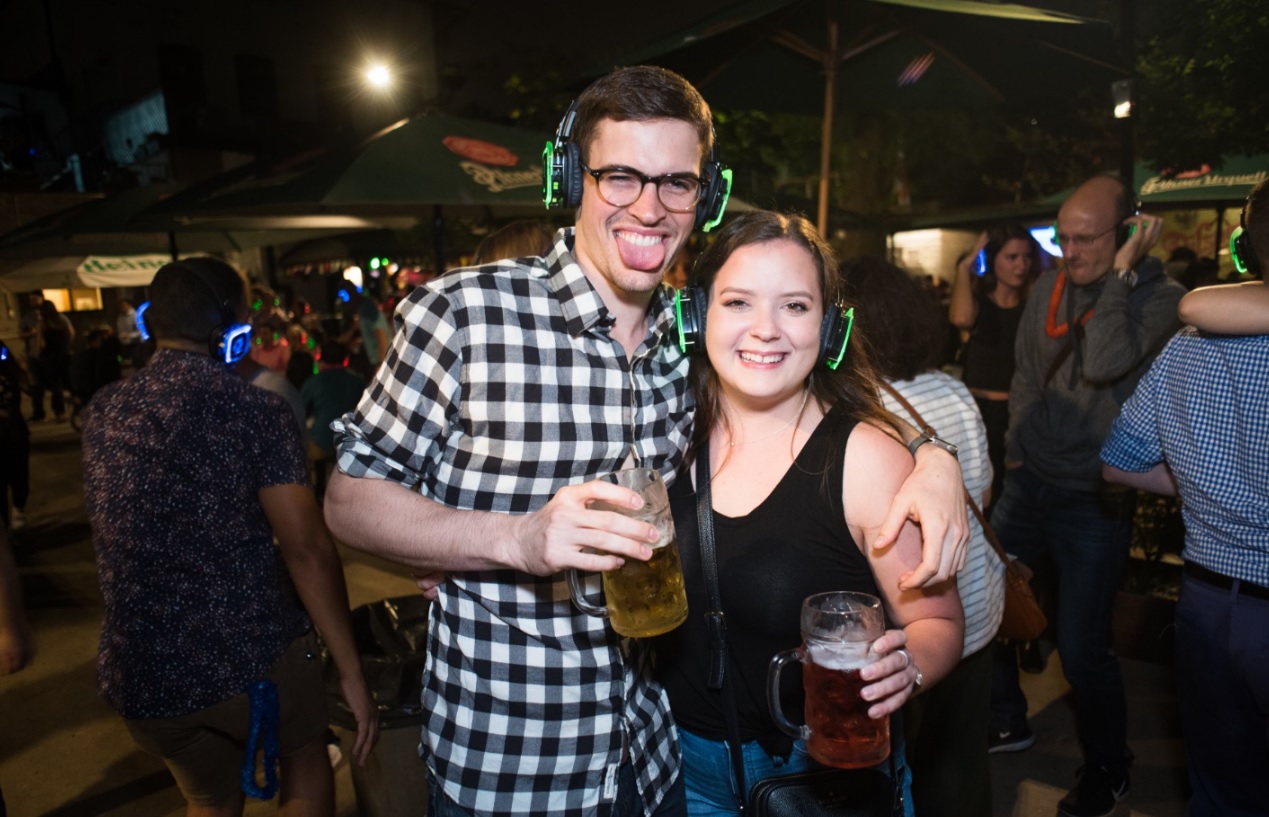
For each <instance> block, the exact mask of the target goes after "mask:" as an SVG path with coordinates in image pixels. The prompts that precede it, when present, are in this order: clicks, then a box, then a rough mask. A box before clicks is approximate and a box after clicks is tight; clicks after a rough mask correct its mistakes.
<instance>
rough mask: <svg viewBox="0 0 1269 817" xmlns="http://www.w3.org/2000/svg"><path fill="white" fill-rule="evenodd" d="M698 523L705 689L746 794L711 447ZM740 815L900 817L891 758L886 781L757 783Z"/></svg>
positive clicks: (784, 779) (861, 776)
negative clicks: (705, 606)
mask: <svg viewBox="0 0 1269 817" xmlns="http://www.w3.org/2000/svg"><path fill="white" fill-rule="evenodd" d="M696 520H697V527H698V528H699V529H700V535H699V536H698V539H699V543H700V549H701V568H702V570H703V572H704V574H705V590H706V593H707V595H708V597H709V606H710V610H709V612H707V613H706V614H705V617H706V620H707V622H708V625H709V632H710V673H709V681H708V685H709V688H710V689H713V690H718V691H720V692H721V693H722V695H723V713H724V715H725V716H726V718H727V738H728V740H727V742H728V745H729V746H730V748H731V760H732V767H733V769H734V773H735V775H736V785H737V787H738V788H739V790H740V791H741V792H744V791H745V764H744V759H743V756H742V754H741V748H740V747H741V740H740V719H739V717H738V716H737V714H736V698H735V691H734V690H733V689H732V685H731V684H729V683H728V682H727V676H728V673H727V621H726V617H725V616H724V615H723V607H722V599H721V595H720V594H719V592H718V556H717V553H716V551H715V548H714V509H713V502H712V501H711V499H710V490H709V444H708V443H706V444H705V445H704V446H702V447H701V451H700V452H699V453H698V454H697V461H696ZM739 805H740V811H741V813H742V814H745V815H753V817H903V785H902V781H901V780H900V778H899V769H897V768H896V765H895V761H894V753H893V752H891V753H890V775H889V776H887V775H886V774H885V773H884V772H881V771H878V770H877V769H815V770H813V771H809V772H801V773H798V774H789V775H782V776H779V777H770V778H767V779H765V780H760V781H758V783H757V784H756V785H755V786H754V787H753V790H752V791H750V792H749V797H748V799H747V801H746V800H745V798H744V796H743V794H742V796H741V802H740V804H739Z"/></svg>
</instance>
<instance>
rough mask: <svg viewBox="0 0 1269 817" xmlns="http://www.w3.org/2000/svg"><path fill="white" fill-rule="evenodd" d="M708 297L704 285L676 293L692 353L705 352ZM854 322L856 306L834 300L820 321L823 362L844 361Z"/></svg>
mask: <svg viewBox="0 0 1269 817" xmlns="http://www.w3.org/2000/svg"><path fill="white" fill-rule="evenodd" d="M707 302H708V297H707V296H706V294H705V289H704V288H703V287H684V288H683V289H680V290H679V291H678V292H676V293H675V294H674V323H675V325H676V326H677V327H678V333H679V349H681V350H683V351H684V352H686V353H687V354H689V355H704V354H705V312H706V310H707V308H708V306H709V305H708V303H707ZM854 326H855V308H854V307H850V308H847V307H846V306H845V305H844V304H835V305H834V306H833V307H832V308H830V309H829V310H828V311H826V312H825V313H824V320H823V321H822V322H821V323H820V362H821V363H823V364H824V365H825V366H827V367H828V368H830V369H836V368H837V367H838V366H840V365H842V360H843V359H845V357H846V346H847V344H849V343H850V330H851V329H852V328H853V327H854Z"/></svg>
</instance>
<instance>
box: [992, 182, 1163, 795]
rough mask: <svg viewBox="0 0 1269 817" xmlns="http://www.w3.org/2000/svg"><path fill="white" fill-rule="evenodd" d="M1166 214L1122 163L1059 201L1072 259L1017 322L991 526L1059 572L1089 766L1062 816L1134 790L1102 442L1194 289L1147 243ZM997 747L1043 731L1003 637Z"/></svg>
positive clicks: (1119, 515) (1124, 530)
mask: <svg viewBox="0 0 1269 817" xmlns="http://www.w3.org/2000/svg"><path fill="white" fill-rule="evenodd" d="M1162 226H1163V225H1162V220H1161V219H1159V218H1158V217H1156V216H1150V215H1145V214H1139V213H1136V212H1135V211H1134V208H1133V191H1132V190H1131V189H1129V188H1128V187H1127V185H1125V184H1124V183H1123V182H1122V181H1121V180H1120V179H1118V178H1117V177H1114V176H1104V175H1103V176H1095V177H1093V178H1091V179H1089V180H1087V181H1085V182H1084V183H1083V184H1081V185H1080V186H1079V187H1077V188H1076V189H1075V192H1073V193H1072V194H1071V196H1070V197H1069V198H1068V199H1067V200H1066V202H1065V203H1064V204H1063V205H1062V208H1061V210H1060V211H1059V213H1058V221H1057V237H1058V244H1059V246H1060V247H1061V250H1062V263H1061V264H1060V265H1059V266H1058V268H1057V269H1055V270H1050V271H1049V272H1046V273H1045V274H1044V275H1043V276H1041V278H1040V280H1039V281H1038V282H1037V283H1036V285H1035V287H1034V288H1033V289H1032V291H1031V295H1030V298H1029V299H1028V301H1027V305H1026V308H1025V310H1024V311H1023V315H1022V320H1021V323H1020V325H1019V327H1018V339H1017V346H1016V355H1017V367H1016V369H1015V372H1014V377H1013V383H1012V385H1011V388H1010V390H1009V431H1008V433H1007V434H1006V438H1005V439H1006V447H1007V453H1006V467H1007V468H1008V471H1007V473H1006V475H1005V483H1004V489H1003V491H1002V493H1001V496H1000V498H999V500H998V501H997V503H996V506H995V509H994V511H993V514H992V520H991V521H992V525H993V527H994V528H995V529H996V532H997V534H998V535H999V536H1000V540H1001V542H1002V543H1003V544H1004V546H1005V548H1006V550H1008V551H1009V552H1010V553H1011V554H1013V555H1016V556H1018V557H1019V558H1021V559H1022V560H1023V562H1025V563H1027V564H1029V565H1032V566H1034V565H1036V564H1038V563H1040V562H1041V561H1042V560H1043V559H1044V558H1045V557H1046V556H1047V557H1048V559H1049V560H1050V561H1051V563H1052V564H1053V566H1054V568H1055V572H1056V579H1057V610H1056V616H1055V618H1054V624H1055V626H1056V630H1057V642H1058V652H1059V653H1060V655H1061V657H1062V669H1063V672H1064V673H1065V674H1066V679H1067V681H1068V682H1069V683H1070V684H1071V688H1072V690H1073V692H1074V694H1075V708H1076V722H1077V725H1078V727H1079V738H1080V744H1081V748H1082V749H1083V753H1084V765H1083V766H1082V767H1081V770H1080V772H1079V778H1078V781H1077V783H1076V785H1075V787H1074V788H1073V789H1072V790H1071V792H1070V793H1069V794H1068V795H1067V796H1066V797H1065V798H1064V799H1063V800H1062V801H1061V803H1060V804H1059V806H1058V813H1059V814H1060V815H1065V817H1100V815H1108V814H1110V813H1111V812H1112V811H1114V808H1115V803H1116V802H1118V800H1120V799H1121V798H1122V797H1123V796H1124V795H1125V794H1127V792H1128V766H1129V764H1130V762H1131V759H1132V754H1131V752H1130V751H1129V749H1128V746H1127V742H1126V733H1127V726H1126V719H1127V713H1126V709H1127V707H1126V703H1125V699H1124V687H1123V677H1122V675H1121V673H1120V669H1119V661H1118V659H1117V658H1116V657H1115V653H1114V647H1113V643H1112V641H1113V639H1112V633H1111V610H1112V606H1113V604H1114V599H1115V594H1116V592H1117V591H1118V588H1119V580H1120V576H1121V575H1122V571H1123V566H1124V560H1125V558H1126V557H1127V555H1128V546H1129V543H1130V539H1131V533H1132V508H1131V504H1130V502H1129V495H1128V494H1127V493H1126V492H1122V491H1121V492H1112V491H1107V490H1106V489H1105V483H1104V482H1103V481H1102V478H1101V462H1100V459H1099V452H1100V449H1101V445H1102V441H1103V440H1104V439H1105V438H1106V436H1107V434H1108V433H1109V432H1110V426H1111V423H1112V422H1113V421H1114V419H1115V417H1116V416H1118V414H1119V409H1120V406H1122V405H1123V403H1124V401H1125V400H1127V399H1128V396H1129V395H1131V394H1132V391H1133V389H1134V388H1135V386H1136V384H1137V381H1138V380H1140V379H1141V377H1142V376H1143V375H1144V374H1145V373H1146V371H1147V370H1148V369H1149V368H1150V363H1151V361H1153V360H1154V357H1155V355H1157V354H1158V352H1159V350H1160V349H1162V347H1163V345H1164V344H1165V343H1166V342H1167V340H1168V338H1170V337H1171V336H1172V334H1173V333H1174V332H1175V331H1176V329H1177V328H1178V326H1179V323H1178V321H1177V303H1178V302H1179V301H1180V299H1181V296H1182V295H1184V294H1185V290H1184V289H1183V288H1182V287H1181V286H1180V285H1179V284H1177V283H1175V282H1173V281H1171V280H1169V279H1168V277H1167V275H1166V274H1165V273H1164V270H1163V264H1162V263H1161V262H1160V261H1159V260H1158V259H1157V258H1151V257H1149V256H1148V255H1147V253H1148V252H1149V251H1150V248H1151V247H1153V246H1154V244H1155V242H1156V241H1157V240H1158V237H1159V232H1160V230H1161V229H1162ZM998 653H999V658H998V661H997V664H996V677H995V681H994V684H993V701H992V732H991V735H990V746H991V751H993V752H1007V751H1021V750H1023V749H1026V748H1029V747H1030V746H1031V745H1033V744H1034V743H1035V737H1034V736H1033V735H1032V733H1031V730H1030V727H1029V726H1028V725H1027V720H1026V713H1027V702H1026V698H1025V697H1024V696H1023V694H1022V690H1021V688H1020V687H1019V684H1018V668H1017V664H1016V662H1015V661H1014V660H1013V652H1012V651H1011V650H1003V649H1002V650H999V651H998Z"/></svg>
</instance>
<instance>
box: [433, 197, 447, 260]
mask: <svg viewBox="0 0 1269 817" xmlns="http://www.w3.org/2000/svg"><path fill="white" fill-rule="evenodd" d="M432 249H433V251H434V252H435V254H436V275H437V276H438V277H439V276H441V275H443V274H444V273H445V216H444V215H442V213H441V206H440V205H439V204H433V205H432Z"/></svg>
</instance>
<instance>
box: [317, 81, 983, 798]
mask: <svg viewBox="0 0 1269 817" xmlns="http://www.w3.org/2000/svg"><path fill="white" fill-rule="evenodd" d="M712 145H713V131H712V127H711V116H710V111H709V108H708V106H707V105H706V104H705V101H704V100H703V99H702V98H701V96H700V94H699V93H697V91H696V90H695V89H694V88H692V86H691V85H690V84H688V83H687V81H686V80H684V79H683V78H682V77H680V76H678V75H676V74H673V73H672V72H669V71H665V70H663V69H659V68H650V67H646V66H640V67H634V68H626V69H621V70H619V71H616V72H614V73H612V74H610V75H608V76H606V77H604V78H601V79H600V80H597V81H596V82H595V83H594V84H592V85H591V86H590V87H589V88H588V89H587V90H586V91H585V92H584V93H583V94H582V95H581V97H579V99H578V101H577V106H576V119H575V121H574V126H573V129H572V135H571V141H570V143H569V147H570V148H571V150H575V151H576V154H575V155H574V158H575V160H576V164H577V168H576V171H577V172H576V173H575V175H574V180H575V182H576V190H575V191H574V192H575V194H576V196H577V197H578V198H579V201H580V203H579V204H578V206H577V211H576V212H577V220H576V226H575V227H574V228H570V229H565V230H561V231H560V232H559V233H558V234H557V235H556V237H555V244H554V246H553V247H552V248H551V250H550V251H549V252H548V253H547V254H546V255H545V256H544V257H541V258H521V259H515V260H505V261H500V262H496V263H494V264H490V265H488V266H485V267H479V268H475V269H467V270H458V271H455V272H451V273H448V274H446V275H445V276H443V277H441V278H440V279H438V280H437V281H435V282H433V283H431V284H429V285H427V286H426V287H423V288H420V289H418V290H416V291H415V292H414V293H413V294H412V295H411V296H410V297H409V298H408V299H406V301H404V302H403V303H402V305H401V306H400V307H399V308H398V309H397V313H396V336H395V339H394V341H393V344H392V348H391V349H390V350H389V352H388V355H387V357H386V359H385V362H384V365H383V366H382V367H381V368H380V370H379V373H378V375H377V377H376V381H375V382H374V383H372V384H371V385H370V387H369V389H368V390H367V392H366V394H365V395H364V396H363V397H362V401H361V403H360V404H359V406H358V408H357V410H356V411H355V412H353V413H352V414H349V415H346V416H345V417H344V418H343V419H342V421H337V422H336V423H335V429H336V447H337V452H338V457H339V472H338V473H336V474H335V475H334V476H333V477H332V480H331V484H330V488H329V491H328V493H327V496H326V505H325V508H326V518H327V521H328V522H329V523H330V525H331V529H332V531H333V532H334V533H335V534H336V535H337V536H338V537H340V539H342V540H343V541H345V542H347V543H348V544H350V545H352V546H354V547H358V548H362V549H365V550H368V551H371V552H374V553H378V554H379V555H382V556H385V557H387V558H390V559H392V560H394V561H398V562H401V563H402V564H405V565H408V566H410V567H411V568H413V569H414V570H416V571H424V572H426V571H437V570H442V571H446V572H447V573H448V574H449V577H448V578H447V579H446V580H445V581H444V582H443V583H441V584H440V586H439V587H438V588H437V597H436V598H437V602H436V604H434V605H433V608H432V617H431V621H430V634H429V643H428V656H427V663H426V666H425V669H424V678H423V705H424V710H425V712H426V715H425V720H424V725H423V741H422V744H421V747H420V751H421V752H422V754H423V756H424V758H425V760H426V761H427V766H428V770H429V773H430V775H431V776H432V778H433V780H432V783H433V785H432V803H431V807H430V808H429V811H428V813H429V815H432V817H445V815H451V814H452V815H468V814H481V815H485V814H497V815H543V814H552V815H576V817H590V815H600V816H601V817H606V815H610V814H612V815H629V816H630V817H634V815H651V814H653V813H657V814H680V813H683V811H684V809H685V803H684V796H683V787H682V781H681V776H680V775H679V774H678V770H679V750H678V744H677V740H676V734H675V730H674V725H673V723H672V721H671V718H670V714H669V707H668V704H667V702H666V700H665V693H664V691H663V690H662V689H661V687H660V686H659V685H657V684H655V683H654V682H653V681H652V680H651V678H650V675H649V673H648V672H647V656H646V654H645V651H644V649H643V646H642V644H641V643H640V642H638V641H635V640H630V639H622V638H621V637H620V636H618V635H616V634H615V633H614V632H613V631H612V629H611V628H609V627H608V626H607V624H606V622H604V621H603V620H602V619H597V618H592V617H589V616H587V615H585V614H583V613H581V612H580V611H578V610H577V609H575V608H574V607H573V606H572V605H571V603H570V600H569V591H568V584H567V582H566V580H565V576H566V571H567V570H568V569H570V568H576V569H578V570H581V571H587V572H589V573H592V574H593V573H597V572H600V571H605V570H613V569H615V568H617V567H619V566H620V565H621V564H622V561H623V559H632V558H633V559H643V560H646V559H647V558H649V556H650V555H651V553H652V551H651V549H650V548H649V546H650V545H652V544H654V543H655V541H656V539H657V535H656V529H655V528H653V527H651V526H649V525H647V524H646V523H642V522H639V521H636V520H633V519H631V518H628V517H625V516H622V515H620V514H616V513H611V512H606V511H600V510H591V509H589V508H588V505H589V504H590V503H591V502H594V501H600V500H602V501H606V502H611V503H614V504H620V505H627V506H630V507H634V506H635V504H636V503H637V502H638V501H639V500H638V498H637V496H636V495H635V494H634V493H633V492H630V491H627V490H626V489H623V488H620V487H618V486H615V485H611V484H609V483H607V482H604V481H602V480H596V479H595V477H597V476H599V475H601V474H603V473H605V472H608V471H613V470H616V469H618V468H621V467H623V466H624V465H627V464H630V463H631V462H632V461H636V460H637V461H638V462H640V463H642V464H644V465H647V466H651V467H654V468H657V469H658V470H660V471H661V473H662V474H664V475H665V477H666V479H667V480H671V479H673V476H674V472H675V470H676V469H677V467H678V466H679V464H680V463H681V461H682V456H683V449H684V447H685V446H686V444H687V440H688V437H689V427H690V423H691V410H692V405H691V402H690V397H689V392H688V388H687V377H686V375H687V367H688V362H687V357H686V355H685V354H684V353H683V352H682V351H681V350H680V349H679V348H678V347H677V345H676V344H675V342H674V340H673V331H672V330H673V328H674V314H673V303H672V292H671V290H669V288H668V287H665V286H664V285H662V277H663V275H664V273H665V270H666V269H668V268H669V267H670V266H671V265H672V264H673V261H674V258H675V256H676V255H677V254H678V252H679V250H680V249H681V248H682V246H683V244H684V243H685V242H686V240H687V238H688V236H689V235H690V233H691V231H692V229H693V225H694V223H695V222H696V216H697V213H696V211H697V205H696V201H698V200H699V194H700V192H701V190H702V189H703V188H704V187H705V186H706V184H705V182H706V181H707V180H705V179H703V178H702V172H703V171H704V172H709V171H707V170H705V167H706V157H708V156H709V155H710V152H711V149H712ZM601 179H605V180H606V182H605V183H604V184H601ZM614 185H615V186H614ZM623 185H624V187H623ZM626 194H630V195H626ZM694 196H695V197H696V198H695V199H694V198H693V197H694ZM667 200H668V201H670V202H671V204H673V205H674V206H667V205H666V201H667ZM689 200H690V201H689ZM614 202H615V203H614ZM932 449H933V446H925V447H924V448H923V450H925V451H931V453H928V454H923V455H922V459H921V460H920V463H919V465H918V469H917V472H918V474H924V477H916V479H915V481H912V480H910V482H912V484H913V485H914V486H919V485H920V484H921V483H922V481H923V479H924V480H925V484H924V487H923V488H922V487H917V488H914V489H913V490H912V491H911V492H910V493H909V495H908V496H907V502H906V503H897V505H896V507H897V510H896V511H895V512H894V516H895V518H894V519H893V520H892V521H893V523H894V524H893V525H892V526H890V527H891V528H892V530H890V529H889V528H888V530H890V533H891V534H893V533H894V532H895V531H897V530H898V528H899V526H900V525H901V524H902V522H903V521H904V519H905V518H906V516H907V515H908V513H909V511H910V510H911V507H912V506H913V505H914V504H915V506H916V510H912V511H911V512H912V513H914V514H919V515H921V517H922V519H923V520H924V523H925V529H926V533H927V538H928V539H929V540H930V541H932V542H934V543H935V544H934V545H933V546H932V548H931V551H930V556H929V563H928V564H923V565H922V567H921V569H920V570H919V571H917V573H918V574H919V575H916V576H914V577H913V578H912V581H917V582H919V581H925V580H940V579H946V578H947V577H948V576H949V575H950V574H951V573H952V572H953V570H954V569H955V567H956V566H957V565H958V564H960V563H963V553H964V546H963V533H964V530H965V529H966V524H965V521H964V517H963V515H964V500H963V497H962V495H961V493H960V492H961V490H962V489H961V482H960V472H959V466H957V464H956V462H955V461H954V459H953V458H951V457H948V456H947V455H946V454H944V453H941V452H936V451H932ZM931 483H933V484H934V485H936V486H937V487H935V488H931ZM945 531H946V534H947V539H948V542H949V544H948V546H947V547H943V543H944V538H945ZM891 538H893V536H891ZM587 582H588V583H589V587H590V590H591V593H592V594H593V595H597V594H598V580H597V577H596V576H594V575H592V576H590V577H589V578H588V579H587Z"/></svg>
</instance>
